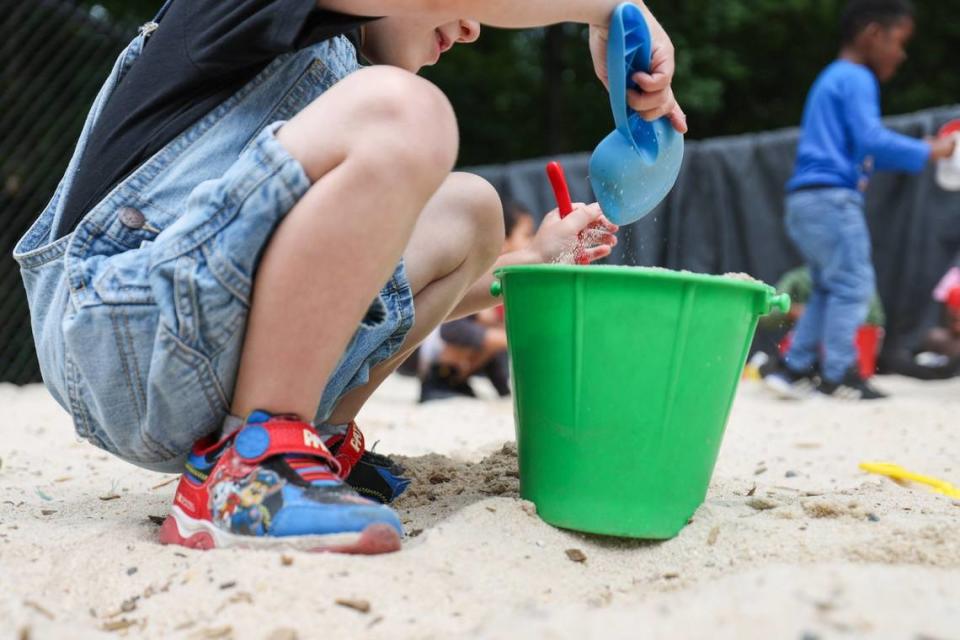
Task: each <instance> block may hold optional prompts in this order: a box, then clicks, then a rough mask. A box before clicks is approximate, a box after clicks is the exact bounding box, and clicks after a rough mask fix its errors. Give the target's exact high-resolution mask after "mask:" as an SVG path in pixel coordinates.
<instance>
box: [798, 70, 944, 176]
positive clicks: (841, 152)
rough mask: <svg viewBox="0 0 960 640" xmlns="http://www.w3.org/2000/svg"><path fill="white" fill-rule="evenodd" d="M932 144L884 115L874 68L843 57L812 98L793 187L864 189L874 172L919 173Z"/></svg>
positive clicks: (819, 82)
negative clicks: (894, 127) (895, 127)
mask: <svg viewBox="0 0 960 640" xmlns="http://www.w3.org/2000/svg"><path fill="white" fill-rule="evenodd" d="M929 158H930V145H929V144H927V143H926V142H924V141H922V140H917V139H916V138H911V137H909V136H904V135H901V134H899V133H895V132H893V131H890V130H889V129H887V128H886V127H884V126H883V122H882V121H881V119H880V83H879V82H878V81H877V77H876V76H875V75H874V74H873V72H872V71H870V69H868V68H867V67H865V66H863V65H859V64H855V63H853V62H849V61H846V60H837V61H835V62H833V63H832V64H831V65H830V66H828V67H827V68H826V69H824V70H823V72H822V73H821V74H820V77H818V78H817V81H816V82H815V83H814V85H813V88H812V89H811V90H810V95H809V96H807V103H806V106H805V107H804V113H803V125H802V132H801V134H800V147H799V149H798V151H797V163H796V167H795V169H794V174H793V178H791V179H790V181H789V182H788V183H787V191H796V190H797V189H801V188H804V187H811V186H832V187H844V188H849V189H854V190H861V191H862V190H864V189H865V188H866V185H867V182H868V181H869V179H870V175H871V174H872V173H873V172H874V171H905V172H910V173H919V172H920V171H922V170H923V168H924V166H925V165H926V163H927V161H928V160H929Z"/></svg>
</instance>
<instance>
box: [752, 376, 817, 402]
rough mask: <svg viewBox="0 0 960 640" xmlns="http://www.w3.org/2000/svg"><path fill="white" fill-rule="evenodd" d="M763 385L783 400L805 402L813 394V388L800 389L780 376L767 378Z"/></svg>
mask: <svg viewBox="0 0 960 640" xmlns="http://www.w3.org/2000/svg"><path fill="white" fill-rule="evenodd" d="M763 385H764V386H765V387H766V388H767V389H769V390H770V391H772V392H773V394H774V395H775V396H777V397H778V398H780V399H781V400H804V399H806V398H809V397H810V396H811V395H812V394H813V391H814V389H813V386H812V385H811V387H810V389H809V390H808V389H798V388H797V387H796V386H795V385H792V384H790V383H789V382H787V381H786V380H784V379H783V378H780V377H778V376H767V377H766V378H764V379H763Z"/></svg>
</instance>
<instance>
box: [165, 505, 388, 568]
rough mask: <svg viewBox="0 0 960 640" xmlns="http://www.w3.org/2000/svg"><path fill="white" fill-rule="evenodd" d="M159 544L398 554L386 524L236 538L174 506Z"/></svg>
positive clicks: (209, 547)
mask: <svg viewBox="0 0 960 640" xmlns="http://www.w3.org/2000/svg"><path fill="white" fill-rule="evenodd" d="M160 543H161V544H168V545H169V544H173V545H179V546H182V547H187V548H189V549H197V550H199V551H207V550H210V549H230V548H233V549H293V550H297V551H310V552H315V553H343V554H348V555H365V556H369V555H379V554H383V553H393V552H396V551H399V550H400V548H401V546H402V543H401V541H400V534H399V533H397V531H396V529H394V528H393V527H391V526H390V525H388V524H382V523H378V524H372V525H370V526H369V527H367V528H366V529H364V530H363V531H362V532H360V533H335V534H330V535H323V536H289V537H283V538H271V537H263V538H257V537H252V536H240V535H237V534H234V533H229V532H227V531H222V530H220V529H218V528H217V527H215V526H214V525H213V523H212V522H208V521H206V520H198V519H196V518H191V517H190V516H188V515H187V514H185V513H184V512H183V510H181V509H180V508H179V507H176V506H174V507H173V509H172V511H171V513H170V515H169V516H167V519H166V520H164V521H163V525H162V526H161V527H160Z"/></svg>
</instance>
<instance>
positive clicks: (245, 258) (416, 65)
mask: <svg viewBox="0 0 960 640" xmlns="http://www.w3.org/2000/svg"><path fill="white" fill-rule="evenodd" d="M618 1H619V0H524V1H523V2H508V1H505V0H446V1H445V0H439V1H438V0H405V1H403V2H398V1H396V0H232V1H231V2H229V3H225V2H219V1H216V0H171V1H169V2H167V3H166V4H165V5H164V7H163V9H162V10H161V12H160V15H159V16H158V18H157V19H156V20H155V21H154V22H151V23H149V24H147V25H145V26H144V27H143V28H142V30H141V33H140V35H139V36H138V37H136V38H135V39H134V40H133V42H132V43H131V44H130V46H129V47H128V48H127V49H126V50H125V51H124V52H123V54H122V55H121V56H120V58H119V59H118V61H117V64H116V66H115V67H114V69H113V71H112V73H111V75H110V77H109V78H108V79H107V82H106V83H105V85H104V87H103V89H102V91H101V93H100V95H99V96H98V97H97V99H96V101H95V103H94V105H93V108H92V110H91V112H90V116H89V118H88V120H87V123H86V126H85V128H84V131H83V133H82V136H81V139H80V141H79V143H78V145H77V149H76V152H75V155H74V158H73V161H72V162H71V164H70V166H69V168H68V170H67V172H66V175H65V176H64V178H63V180H62V182H61V184H60V186H59V188H58V190H57V193H56V195H55V197H54V198H53V200H52V201H51V203H50V204H49V206H48V208H47V209H46V210H45V211H44V212H43V213H42V215H41V216H40V218H39V220H38V221H37V222H36V223H35V224H34V225H33V227H32V228H31V229H30V230H29V231H28V232H27V234H26V235H25V236H24V238H23V239H22V240H21V241H20V243H19V244H18V246H17V248H16V252H15V255H16V258H17V259H18V260H19V262H20V264H21V266H22V271H23V278H24V283H25V285H26V288H27V294H28V297H29V301H30V308H31V313H32V320H33V329H34V336H35V340H36V345H37V348H38V353H39V358H40V365H41V368H42V371H43V375H44V380H45V383H46V385H47V387H48V388H49V389H50V391H51V393H52V394H53V396H54V397H55V398H56V400H57V401H58V402H59V403H60V404H61V405H62V406H63V407H65V408H66V409H67V410H68V411H69V412H70V413H71V414H72V416H73V420H74V423H75V426H76V430H77V432H78V434H79V435H80V436H81V437H82V438H84V439H86V440H88V441H90V442H91V443H93V444H95V445H96V446H98V447H101V448H103V449H105V450H106V451H109V452H111V453H113V454H115V455H117V456H119V457H121V458H123V459H125V460H127V461H129V462H131V463H134V464H137V465H140V466H142V467H145V468H148V469H153V470H158V471H164V472H183V471H184V470H185V472H184V475H183V477H182V478H181V481H180V484H179V486H178V489H177V492H176V497H175V499H174V505H173V508H172V512H171V515H170V517H169V518H168V519H167V520H166V522H165V523H164V525H163V527H162V528H161V540H162V541H163V542H165V543H176V544H183V545H187V546H191V547H196V548H210V547H224V546H231V545H241V546H264V545H270V544H284V545H288V546H294V547H299V548H305V549H315V550H330V551H342V552H350V553H380V552H386V551H393V550H396V549H398V548H399V546H400V538H401V535H402V527H401V525H400V520H399V518H398V517H397V515H396V514H395V513H394V512H393V511H392V510H391V509H390V508H389V507H387V506H385V505H381V504H378V503H376V502H375V501H373V500H370V499H367V498H366V497H364V496H370V497H374V498H378V499H380V500H389V499H390V498H392V497H394V495H396V493H397V492H398V491H399V490H400V489H401V488H402V486H403V481H402V480H400V479H398V478H396V477H395V476H396V474H395V470H393V469H392V468H391V466H390V465H389V462H388V461H386V460H384V459H383V458H381V457H378V456H374V455H371V454H369V453H368V452H365V450H364V442H363V436H362V435H361V434H360V432H359V431H358V430H357V429H356V425H355V424H353V420H354V418H355V416H356V415H357V412H358V411H359V410H360V408H361V407H362V406H363V404H364V402H365V401H366V400H367V398H368V397H369V396H370V394H371V393H373V391H374V390H375V389H376V388H377V386H378V385H379V384H380V383H381V382H382V381H383V380H384V379H385V378H386V377H387V376H388V375H389V374H390V373H391V371H392V370H393V369H394V367H396V366H397V365H398V364H399V363H400V362H402V361H403V359H404V357H405V356H406V354H408V353H410V351H411V350H412V349H413V348H414V347H415V346H416V345H417V344H418V343H419V342H420V341H421V340H422V339H423V338H424V337H425V336H426V335H428V334H429V333H430V332H431V331H432V330H433V328H434V327H436V326H437V325H438V324H439V323H440V322H442V321H444V320H446V319H448V318H458V317H463V316H466V315H469V314H471V313H475V312H477V311H479V310H481V309H484V308H486V307H490V306H492V305H494V304H496V303H497V300H496V299H494V298H493V297H492V296H491V295H490V293H489V289H490V284H491V282H492V279H493V276H492V267H494V266H495V263H496V265H508V264H517V263H543V262H551V261H554V260H555V259H557V258H558V257H559V256H563V255H573V251H571V250H570V249H571V248H572V247H573V246H574V245H575V243H576V242H577V237H578V234H580V233H581V232H583V231H585V230H587V229H594V230H596V231H597V232H596V233H593V234H591V235H590V238H591V242H590V243H588V245H587V246H586V247H585V248H584V255H585V256H586V258H587V259H589V260H590V261H594V260H598V259H600V258H603V257H605V256H607V255H609V253H610V251H611V246H613V245H614V244H615V242H616V239H615V236H614V234H615V232H616V231H617V228H616V227H615V226H614V225H612V224H610V223H609V222H608V221H607V220H606V219H605V218H604V217H603V215H602V213H601V211H600V209H599V207H598V206H596V205H590V206H585V205H578V206H577V207H576V211H575V212H574V213H573V214H571V215H570V216H569V217H567V218H566V219H564V220H560V217H559V215H558V213H557V212H553V213H551V214H550V215H548V216H547V218H546V220H545V222H544V224H543V226H542V228H541V229H540V232H539V233H538V234H537V236H536V238H535V239H534V241H533V243H532V244H531V246H530V247H529V248H528V249H526V250H524V251H522V252H515V253H511V254H508V255H505V256H502V257H500V258H499V260H498V258H497V256H498V255H499V253H500V249H501V244H502V242H503V226H502V221H501V211H500V208H501V205H500V202H499V199H498V197H497V195H496V192H495V191H494V189H493V188H492V187H491V186H490V185H489V184H487V183H486V182H484V181H483V180H481V179H480V178H477V177H474V176H471V175H464V174H457V173H451V169H452V168H453V166H454V163H455V161H456V156H457V144H458V133H457V124H456V120H455V117H454V114H453V110H452V109H451V106H450V103H449V102H448V101H447V99H446V97H445V96H444V95H443V94H442V93H441V92H440V91H439V90H438V89H437V88H436V87H434V86H432V85H431V84H430V83H428V82H427V81H425V80H423V79H421V78H419V77H417V76H416V75H415V73H416V72H417V71H418V70H419V69H420V68H421V67H423V66H425V65H431V64H434V63H436V62H437V61H438V60H439V59H440V57H441V56H442V55H443V54H444V53H446V52H447V51H449V50H450V49H451V48H452V47H453V46H454V45H456V44H469V43H472V42H474V41H475V40H476V39H477V38H478V37H479V35H480V28H481V27H480V25H481V23H483V24H490V25H493V26H498V27H511V28H523V27H536V26H542V25H548V24H553V23H558V22H563V21H573V22H579V23H584V24H590V25H592V28H591V38H590V49H591V52H592V54H593V60H594V62H595V67H596V70H597V73H598V75H599V76H600V79H601V80H604V81H605V80H606V45H607V37H608V35H607V33H608V32H607V27H608V24H609V18H610V16H611V14H612V12H613V10H614V8H615V6H616V4H617V2H618ZM637 5H638V6H640V7H641V9H643V11H644V12H645V13H646V15H647V17H648V19H649V21H650V24H651V28H652V33H653V40H654V43H653V44H654V63H653V69H652V73H650V74H637V75H636V76H635V77H634V80H635V81H636V82H637V83H638V85H639V87H640V88H641V89H642V90H643V92H644V93H643V94H642V95H641V94H640V93H637V92H632V93H631V95H630V98H629V100H630V104H631V105H632V106H633V108H635V109H636V110H637V111H639V112H640V113H641V115H642V116H643V117H644V118H647V119H650V120H653V119H657V118H660V117H662V116H665V115H666V116H669V117H670V118H671V119H672V121H673V123H674V126H676V127H677V128H678V129H685V124H684V120H685V119H684V116H683V113H682V111H681V110H680V108H679V107H678V106H677V103H676V101H675V100H674V97H673V93H672V89H671V81H672V76H673V72H674V54H673V46H672V44H671V43H670V40H669V38H668V36H667V34H666V32H665V31H664V30H663V29H662V28H661V27H660V26H659V24H658V23H657V22H656V21H655V20H654V18H653V16H652V15H650V12H649V11H648V10H647V9H646V8H645V7H644V6H643V4H642V2H639V1H638V2H637ZM363 16H378V17H376V18H368V17H363ZM358 55H359V56H362V57H363V58H365V59H366V60H368V61H370V62H372V63H374V66H370V67H366V68H360V67H359V65H358ZM311 421H312V422H311ZM453 427H455V425H451V428H453ZM361 494H363V495H361Z"/></svg>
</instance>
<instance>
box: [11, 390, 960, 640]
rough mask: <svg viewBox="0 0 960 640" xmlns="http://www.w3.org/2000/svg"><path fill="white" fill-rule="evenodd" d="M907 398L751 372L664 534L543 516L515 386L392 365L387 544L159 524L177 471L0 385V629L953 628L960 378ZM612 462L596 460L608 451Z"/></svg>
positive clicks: (477, 633)
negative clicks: (408, 475)
mask: <svg viewBox="0 0 960 640" xmlns="http://www.w3.org/2000/svg"><path fill="white" fill-rule="evenodd" d="M879 385H880V386H882V387H883V388H884V389H887V390H890V391H892V392H893V393H894V394H895V398H894V399H893V400H891V401H885V402H882V403H874V404H869V403H865V404H845V403H842V402H836V401H831V400H822V401H817V402H814V403H806V404H785V403H781V402H778V401H775V400H773V399H771V398H768V397H767V396H766V395H765V394H764V393H762V390H761V389H760V388H759V387H757V386H756V385H755V384H752V383H747V384H745V385H744V387H743V388H742V389H741V392H740V395H739V397H738V400H737V403H736V406H735V408H734V412H733V416H732V418H731V423H730V426H729V429H728V435H727V439H726V442H725V444H724V448H723V450H722V452H721V454H720V461H719V464H718V467H717V472H716V475H715V478H714V482H713V485H712V487H711V490H710V495H709V497H708V500H707V503H706V504H705V505H704V506H703V507H702V508H701V509H700V511H698V512H697V514H696V515H695V516H694V518H693V521H692V522H691V524H690V525H689V526H688V527H687V528H686V529H685V530H684V531H683V533H682V534H681V535H680V536H679V537H678V538H677V539H676V540H672V541H670V542H663V543H652V542H641V541H624V540H612V539H606V538H598V537H591V536H584V535H580V534H576V533H571V532H565V531H559V530H556V529H553V528H551V527H549V526H547V525H545V524H543V523H542V522H541V521H540V520H539V519H538V518H537V517H536V515H535V512H534V510H533V508H532V505H529V504H527V503H524V502H521V501H520V500H519V499H518V497H517V490H518V479H517V469H516V457H515V450H514V449H513V447H512V445H509V444H507V445H506V446H505V443H507V442H508V441H510V440H511V439H512V435H513V421H512V420H513V418H512V415H513V412H512V406H511V404H510V403H509V402H503V401H496V400H492V401H488V402H472V401H459V400H456V401H449V402H443V403H437V404H433V405H429V406H426V407H418V406H416V405H414V404H413V402H412V399H413V398H414V397H415V395H416V387H415V385H414V384H413V383H412V382H410V381H408V380H402V379H397V380H391V381H389V382H388V384H387V386H386V387H385V389H383V391H382V393H380V394H379V395H378V396H377V397H376V398H375V400H374V401H373V403H372V404H371V406H369V407H368V409H367V410H366V411H365V413H364V415H363V420H362V422H361V424H362V425H363V427H364V430H365V432H366V434H367V436H368V440H369V441H370V442H373V441H376V440H379V441H380V442H379V445H378V446H377V450H379V451H383V452H395V453H400V454H402V455H404V456H406V460H405V461H406V464H407V465H408V466H409V467H410V469H411V472H412V473H413V475H414V476H415V478H416V480H417V482H416V484H415V486H414V487H413V489H411V491H410V493H409V494H408V495H407V496H406V497H405V498H404V500H403V501H402V502H401V504H400V505H399V510H400V512H401V515H402V517H403V520H404V523H405V526H406V527H407V530H408V532H409V533H410V535H409V538H408V540H407V542H406V548H405V549H404V551H403V552H402V553H400V554H396V555H393V556H389V557H381V558H374V559H369V558H368V559H364V558H347V557H336V556H316V555H308V554H302V553H290V552H287V553H282V552H276V553H273V552H241V551H224V552H209V553H202V552H192V551H186V550H183V549H179V548H165V547H161V546H159V545H158V544H157V543H156V541H155V540H156V534H157V529H158V526H157V522H156V520H157V518H158V517H162V516H164V515H166V511H167V507H168V504H169V502H170V499H171V496H172V494H173V489H174V487H173V484H171V483H170V482H169V481H170V480H171V479H172V478H171V477H170V476H162V475H157V474H150V473H146V472H143V471H140V470H138V469H135V468H133V467H129V466H126V465H124V464H123V463H120V462H118V461H116V460H113V459H110V458H108V457H107V456H106V455H104V454H102V453H100V452H99V451H96V450H95V449H93V448H92V447H90V446H88V445H86V444H82V443H78V442H76V441H75V440H74V439H73V437H72V432H71V430H70V426H69V421H68V419H67V417H66V416H65V415H64V414H63V413H62V412H61V410H60V409H59V408H58V407H57V406H56V405H55V404H54V403H53V401H52V400H50V399H49V398H48V396H47V395H46V393H45V391H44V390H43V389H42V388H40V387H28V388H23V389H19V388H14V387H10V386H0V406H3V407H4V409H5V412H4V413H5V425H6V427H5V429H4V438H3V439H2V441H0V460H2V462H0V637H11V638H17V637H19V638H63V637H69V638H88V637H89V638H96V637H102V638H111V637H117V636H118V635H120V636H127V637H145V638H190V639H193V638H196V639H204V638H238V639H241V638H257V639H266V638H272V639H274V640H280V639H290V638H321V637H335V638H358V637H370V638H391V639H395V638H454V637H477V638H487V637H494V638H497V637H499V638H513V637H532V638H577V639H578V640H582V639H584V638H604V639H606V638H619V637H623V638H636V637H664V638H700V637H714V638H717V637H721V638H772V637H783V638H801V637H805V638H830V637H870V636H873V637H882V638H920V637H925V638H943V639H947V638H958V637H960V631H958V630H960V597H958V595H960V502H958V501H954V500H951V499H949V498H946V497H943V496H938V495H935V494H933V493H930V492H928V491H927V490H925V489H923V488H922V487H902V486H899V485H897V484H894V483H893V482H890V481H888V480H885V479H882V478H878V477H872V476H868V475H866V474H864V473H861V472H860V471H858V470H857V464H858V463H859V462H860V461H862V460H868V459H880V460H885V459H889V460H892V461H895V462H898V463H900V464H902V465H904V466H906V467H908V468H911V469H915V470H917V471H920V472H924V473H928V474H931V475H935V476H940V477H942V478H944V479H947V480H951V481H953V482H954V483H960V421H958V420H957V415H958V412H960V381H955V382H946V383H918V382H913V381H909V380H904V379H881V380H880V381H879ZM598 463H602V462H598Z"/></svg>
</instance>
